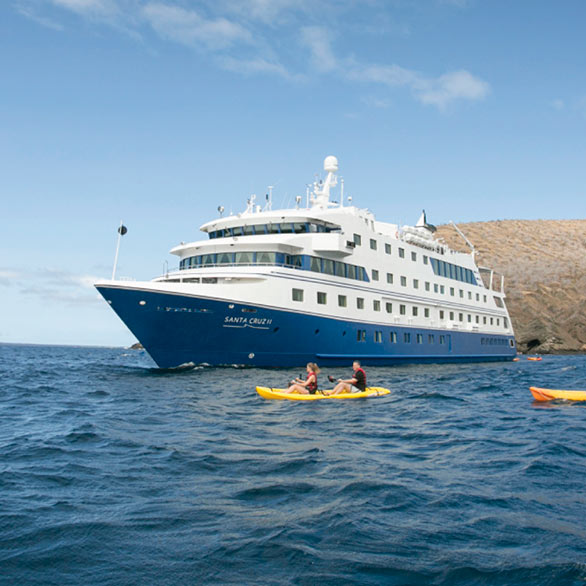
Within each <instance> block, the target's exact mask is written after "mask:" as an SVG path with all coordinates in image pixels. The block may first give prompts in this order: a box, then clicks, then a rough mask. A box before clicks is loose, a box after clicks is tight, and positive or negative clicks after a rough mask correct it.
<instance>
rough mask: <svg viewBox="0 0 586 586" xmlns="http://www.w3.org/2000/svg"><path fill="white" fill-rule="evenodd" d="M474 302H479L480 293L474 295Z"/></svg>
mask: <svg viewBox="0 0 586 586" xmlns="http://www.w3.org/2000/svg"><path fill="white" fill-rule="evenodd" d="M476 301H480V293H476Z"/></svg>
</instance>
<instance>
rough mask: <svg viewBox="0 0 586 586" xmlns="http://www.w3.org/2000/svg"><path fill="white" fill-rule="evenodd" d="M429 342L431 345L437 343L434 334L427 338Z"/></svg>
mask: <svg viewBox="0 0 586 586" xmlns="http://www.w3.org/2000/svg"><path fill="white" fill-rule="evenodd" d="M427 341H428V342H429V343H430V344H433V343H434V342H435V337H434V335H433V334H429V336H427Z"/></svg>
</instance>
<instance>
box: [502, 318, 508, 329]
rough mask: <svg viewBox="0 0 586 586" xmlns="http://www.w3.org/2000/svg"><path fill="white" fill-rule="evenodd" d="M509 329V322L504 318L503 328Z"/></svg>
mask: <svg viewBox="0 0 586 586" xmlns="http://www.w3.org/2000/svg"><path fill="white" fill-rule="evenodd" d="M508 327H509V320H508V319H507V318H506V317H503V328H508Z"/></svg>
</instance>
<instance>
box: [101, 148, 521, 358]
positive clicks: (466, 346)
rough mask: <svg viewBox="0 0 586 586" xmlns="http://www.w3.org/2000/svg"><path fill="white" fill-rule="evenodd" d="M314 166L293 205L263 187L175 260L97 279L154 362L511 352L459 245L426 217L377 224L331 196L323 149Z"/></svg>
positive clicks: (491, 295)
mask: <svg viewBox="0 0 586 586" xmlns="http://www.w3.org/2000/svg"><path fill="white" fill-rule="evenodd" d="M324 171H325V173H324V175H323V179H321V180H317V181H315V182H314V184H313V189H312V191H311V192H310V190H309V189H308V190H307V194H306V197H305V198H302V197H301V196H297V197H296V198H295V207H294V208H291V209H280V210H273V209H272V201H271V197H270V196H268V195H267V198H266V202H265V203H264V206H261V205H258V204H257V202H256V201H255V197H254V196H251V197H250V198H249V200H248V202H247V206H246V209H245V211H243V212H242V213H238V214H235V215H229V216H226V217H223V209H222V208H221V207H220V208H218V212H219V217H218V218H216V219H215V220H213V221H211V222H208V223H206V224H204V225H203V226H201V228H200V230H201V231H202V232H203V237H202V238H201V239H200V240H196V241H194V242H189V243H187V244H185V243H181V244H180V245H179V246H176V247H175V248H173V249H172V250H171V254H173V255H175V256H176V257H178V260H179V266H178V267H177V268H176V269H174V270H170V271H168V272H166V274H164V275H161V276H159V277H157V278H155V279H153V280H152V281H129V280H104V281H101V282H98V283H96V284H95V286H96V288H97V289H98V291H99V292H100V293H101V295H102V296H103V297H104V299H105V300H106V301H107V302H108V303H109V304H110V306H111V307H112V309H113V310H114V311H115V312H116V313H117V314H118V316H119V317H120V319H121V320H122V321H123V322H124V323H125V324H126V326H127V327H128V328H129V329H130V331H131V332H132V333H133V334H134V335H135V336H136V338H137V339H138V340H139V341H140V342H141V344H142V345H143V346H144V348H145V349H146V351H147V352H148V353H149V354H150V356H151V357H152V358H153V360H154V361H155V362H156V364H157V365H158V366H159V367H161V368H173V367H177V366H180V365H184V364H190V363H193V364H209V365H246V366H273V367H291V366H301V365H304V364H305V363H307V362H310V361H311V362H317V363H318V364H319V365H320V366H335V365H348V364H349V363H351V362H352V361H353V360H355V359H357V360H360V361H362V363H363V364H365V365H393V364H398V363H408V362H434V363H438V362H465V361H468V362H476V361H498V360H511V359H513V358H514V357H515V355H516V346H515V338H514V334H513V328H512V324H511V320H510V318H509V314H508V312H507V309H506V305H505V293H504V286H503V279H502V277H501V278H500V279H499V278H497V277H496V275H495V273H494V272H493V271H492V270H490V269H487V268H481V267H478V266H477V265H476V262H475V258H474V249H473V247H472V245H470V247H471V250H470V252H458V251H455V250H451V249H450V248H449V247H448V246H447V245H446V244H445V242H443V241H441V240H439V239H437V238H436V236H435V228H434V226H432V225H430V224H428V223H427V220H426V216H425V212H423V214H422V215H421V217H420V219H419V221H418V222H417V223H416V224H415V225H414V226H399V225H397V224H390V223H386V222H380V221H378V220H377V219H376V218H375V216H374V215H373V214H372V213H371V212H370V211H368V210H366V209H360V208H359V207H356V206H354V205H352V201H351V198H347V200H346V202H344V193H343V187H344V186H343V181H341V182H340V185H339V186H338V178H337V175H336V173H337V171H338V160H337V159H336V157H333V156H328V157H326V159H325V161H324ZM334 190H335V191H336V192H338V196H337V201H333V198H334ZM304 200H305V201H304ZM302 204H303V205H302ZM344 204H345V205H344ZM462 236H463V237H464V235H462ZM464 238H465V237H464ZM468 244H470V243H468Z"/></svg>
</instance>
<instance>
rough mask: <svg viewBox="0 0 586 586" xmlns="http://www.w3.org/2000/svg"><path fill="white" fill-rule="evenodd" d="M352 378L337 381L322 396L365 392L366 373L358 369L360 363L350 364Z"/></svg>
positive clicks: (356, 361)
mask: <svg viewBox="0 0 586 586" xmlns="http://www.w3.org/2000/svg"><path fill="white" fill-rule="evenodd" d="M352 369H353V372H352V378H349V379H346V380H342V379H341V378H339V379H338V384H337V385H336V386H335V387H334V389H333V390H331V391H324V395H339V394H340V393H363V392H364V391H365V390H366V373H365V372H364V370H362V368H361V367H360V362H359V361H358V360H355V361H354V362H353V363H352Z"/></svg>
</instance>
